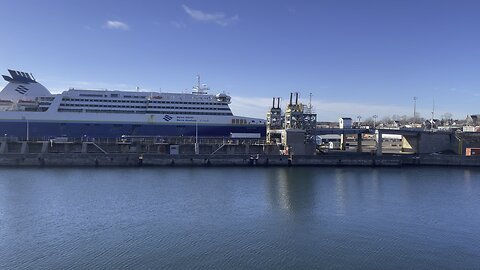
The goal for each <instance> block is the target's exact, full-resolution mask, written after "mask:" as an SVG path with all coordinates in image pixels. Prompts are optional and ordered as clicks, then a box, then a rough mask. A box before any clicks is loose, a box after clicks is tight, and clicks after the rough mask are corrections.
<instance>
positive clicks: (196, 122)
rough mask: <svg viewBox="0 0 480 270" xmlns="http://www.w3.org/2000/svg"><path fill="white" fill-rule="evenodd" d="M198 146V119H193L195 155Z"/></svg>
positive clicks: (197, 151)
mask: <svg viewBox="0 0 480 270" xmlns="http://www.w3.org/2000/svg"><path fill="white" fill-rule="evenodd" d="M199 150H200V149H199V147H198V119H195V155H198V154H199V152H200V151H199Z"/></svg>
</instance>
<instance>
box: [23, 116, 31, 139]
mask: <svg viewBox="0 0 480 270" xmlns="http://www.w3.org/2000/svg"><path fill="white" fill-rule="evenodd" d="M22 119H23V120H25V123H26V124H27V141H29V139H30V136H29V135H30V134H29V133H30V132H29V123H28V118H27V117H26V116H22Z"/></svg>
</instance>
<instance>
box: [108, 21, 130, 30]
mask: <svg viewBox="0 0 480 270" xmlns="http://www.w3.org/2000/svg"><path fill="white" fill-rule="evenodd" d="M103 27H104V28H107V29H115V30H130V26H128V24H126V23H124V22H121V21H107V22H106V23H105V24H104V25H103Z"/></svg>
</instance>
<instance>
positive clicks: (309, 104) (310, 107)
mask: <svg viewBox="0 0 480 270" xmlns="http://www.w3.org/2000/svg"><path fill="white" fill-rule="evenodd" d="M308 109H309V110H310V113H312V93H310V102H309V103H308Z"/></svg>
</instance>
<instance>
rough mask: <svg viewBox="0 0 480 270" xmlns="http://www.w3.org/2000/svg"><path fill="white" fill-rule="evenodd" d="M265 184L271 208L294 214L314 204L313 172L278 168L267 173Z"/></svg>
mask: <svg viewBox="0 0 480 270" xmlns="http://www.w3.org/2000/svg"><path fill="white" fill-rule="evenodd" d="M267 176H268V178H267V179H266V181H265V182H266V185H267V190H268V198H269V201H270V205H271V207H272V208H277V209H280V210H284V211H286V212H287V213H289V214H292V215H294V214H295V212H297V211H302V210H307V209H311V208H312V207H313V205H314V204H315V182H316V181H315V179H314V177H315V173H314V171H311V170H302V171H298V170H295V169H293V168H278V169H275V170H270V171H269V173H268V174H267Z"/></svg>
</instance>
